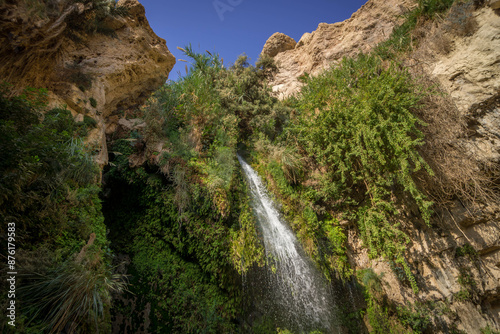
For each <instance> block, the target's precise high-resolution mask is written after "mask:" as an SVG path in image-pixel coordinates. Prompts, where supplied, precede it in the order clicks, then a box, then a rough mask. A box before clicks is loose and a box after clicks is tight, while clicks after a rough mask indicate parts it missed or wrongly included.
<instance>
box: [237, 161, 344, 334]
mask: <svg viewBox="0 0 500 334" xmlns="http://www.w3.org/2000/svg"><path fill="white" fill-rule="evenodd" d="M238 160H239V162H240V164H241V167H242V168H243V172H244V174H245V176H246V178H247V181H248V186H249V188H250V193H251V198H252V209H253V212H254V214H255V217H256V219H257V223H258V225H259V229H260V232H261V233H262V239H263V242H264V246H265V251H266V256H267V259H268V261H267V265H266V269H265V271H264V273H263V275H261V276H264V278H263V279H260V280H259V282H258V284H257V285H258V289H259V290H260V291H261V293H260V294H258V295H259V298H263V299H265V300H264V301H260V304H261V305H264V306H261V308H265V309H266V311H265V312H266V313H269V314H271V315H272V317H273V318H274V319H273V321H274V323H275V324H276V325H278V326H281V328H286V329H290V330H292V331H294V333H297V332H299V333H309V332H310V331H313V330H321V331H322V332H323V333H338V332H339V330H338V327H337V325H336V323H337V321H336V317H335V314H336V305H335V303H334V302H333V297H332V293H331V291H330V289H329V285H328V284H327V282H326V281H325V279H324V277H323V275H322V274H321V273H320V272H319V271H318V269H317V268H316V267H315V266H314V264H313V263H312V261H311V259H310V258H309V257H308V256H307V255H306V254H305V253H304V250H303V249H302V247H301V245H300V243H299V242H298V240H297V238H296V237H295V235H294V234H293V232H292V230H291V229H290V227H289V226H288V225H287V224H286V222H284V221H283V219H282V218H281V217H280V214H279V212H278V210H277V209H276V206H275V205H274V203H273V201H272V200H271V199H270V197H269V195H268V193H267V191H266V189H265V187H264V185H263V184H262V181H261V179H260V177H259V176H258V175H257V173H256V172H255V171H254V170H253V169H252V167H250V165H248V164H247V163H246V162H245V161H244V160H243V159H242V158H241V157H240V156H239V155H238Z"/></svg>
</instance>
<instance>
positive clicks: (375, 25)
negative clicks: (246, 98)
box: [263, 0, 415, 98]
mask: <svg viewBox="0 0 500 334" xmlns="http://www.w3.org/2000/svg"><path fill="white" fill-rule="evenodd" d="M414 3H415V2H414V1H412V0H369V1H368V2H367V3H366V4H365V5H363V6H362V7H361V8H360V9H359V10H358V11H357V12H356V13H354V14H353V15H352V16H351V18H349V19H347V20H345V21H343V22H339V23H334V24H328V23H320V24H319V26H318V28H317V29H316V30H315V31H313V32H312V33H305V34H304V35H303V36H302V37H301V39H300V40H299V42H298V43H297V44H296V46H295V48H294V49H286V50H282V51H280V52H279V53H276V54H275V55H274V59H275V60H276V62H277V63H278V66H279V72H278V73H277V74H276V76H275V77H274V79H273V80H272V81H271V85H272V86H273V90H274V91H275V92H276V93H277V94H278V96H279V97H281V98H284V97H287V96H289V95H292V94H295V93H297V92H298V91H299V89H300V83H299V81H298V80H297V78H298V77H299V76H301V75H302V74H304V73H305V72H307V73H309V74H312V75H316V74H318V73H319V72H321V71H322V70H324V69H325V68H327V67H328V66H330V65H331V64H333V63H335V62H337V61H339V60H340V59H342V57H344V56H352V55H355V54H358V53H359V52H367V51H369V50H370V49H371V48H373V47H374V46H375V45H376V44H377V43H379V42H381V41H383V40H384V39H386V38H388V37H389V35H390V34H391V32H392V29H393V28H394V26H395V25H397V24H398V23H400V22H401V20H402V14H403V13H404V12H406V11H407V10H408V8H410V7H411V6H413V5H414ZM275 35H276V34H274V35H273V36H275ZM273 36H271V38H269V40H268V41H267V42H266V45H268V43H269V42H270V41H273V40H274V39H275V38H273ZM264 50H266V46H264ZM264 50H263V51H264ZM271 55H272V54H271Z"/></svg>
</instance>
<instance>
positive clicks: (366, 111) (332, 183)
mask: <svg viewBox="0 0 500 334" xmlns="http://www.w3.org/2000/svg"><path fill="white" fill-rule="evenodd" d="M305 83H306V85H305V86H304V87H303V89H302V92H301V94H300V96H299V98H298V100H297V107H298V114H297V117H296V119H295V120H294V123H293V125H292V129H293V130H292V131H293V133H294V134H295V136H296V138H297V141H298V143H299V144H300V147H301V149H302V150H303V151H305V152H306V154H307V155H308V156H309V158H310V159H312V161H314V162H315V163H316V164H317V165H318V167H317V168H320V169H322V170H324V172H323V173H322V174H321V175H320V176H319V177H317V179H316V180H317V181H316V182H317V183H319V184H320V186H318V187H317V188H316V192H317V193H316V196H317V200H321V201H327V202H330V203H332V204H333V205H334V206H336V208H337V209H338V210H339V211H344V212H346V213H347V215H346V217H349V218H350V219H355V220H356V221H357V223H358V227H359V230H360V232H361V236H362V238H363V240H364V243H365V245H366V246H367V247H368V248H369V251H370V253H369V254H370V256H372V257H375V256H380V255H382V256H384V257H386V258H387V259H389V260H392V259H394V260H395V261H396V262H397V263H399V264H401V265H402V266H403V267H404V270H405V272H406V274H407V275H408V276H409V279H410V281H411V284H412V288H413V289H414V290H415V291H416V290H418V289H417V287H416V284H415V282H414V279H413V276H412V275H411V272H410V270H409V268H408V266H407V265H406V262H405V261H404V252H405V249H406V246H405V245H406V244H407V243H408V242H409V238H408V236H407V235H406V234H405V233H404V232H403V231H402V230H401V228H400V227H399V225H400V224H399V222H398V221H397V220H396V219H394V218H395V217H397V213H398V210H397V208H396V204H395V201H394V190H395V189H400V190H401V191H404V192H406V193H408V194H409V195H410V197H411V198H412V199H413V201H414V202H415V203H416V204H417V205H418V207H419V209H420V213H421V215H422V218H423V220H424V221H425V222H426V223H427V224H429V223H430V216H431V213H432V212H431V210H430V207H431V205H432V202H430V201H428V200H426V198H425V196H424V194H423V193H422V192H421V191H420V190H419V189H418V187H417V185H416V183H415V181H414V180H413V175H414V173H415V172H417V171H419V170H421V169H424V170H426V171H427V172H429V173H432V171H431V169H430V167H429V166H428V165H427V164H426V162H425V161H424V160H423V158H422V157H421V156H420V154H419V153H418V147H419V146H420V145H422V143H423V135H422V132H421V131H420V130H419V128H418V127H419V126H422V125H424V124H423V122H422V121H420V120H419V119H418V118H417V117H416V116H415V115H414V113H413V111H414V110H415V109H417V108H418V106H419V101H420V99H421V97H422V93H421V92H420V91H419V88H418V87H417V86H415V84H413V82H412V80H411V78H410V75H409V74H408V73H407V72H406V71H404V70H402V69H400V68H399V67H397V66H396V65H394V64H389V65H384V64H383V63H382V62H381V61H380V60H379V58H377V57H376V56H372V55H360V56H359V57H358V58H356V59H344V60H343V61H342V62H341V63H340V64H339V65H338V66H335V67H332V68H331V69H330V70H328V71H326V72H324V73H323V74H320V75H319V76H317V77H315V78H305Z"/></svg>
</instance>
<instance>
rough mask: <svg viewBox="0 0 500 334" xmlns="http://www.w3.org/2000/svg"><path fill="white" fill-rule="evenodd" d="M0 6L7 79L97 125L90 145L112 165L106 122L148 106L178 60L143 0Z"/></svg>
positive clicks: (1, 67) (0, 70) (2, 73)
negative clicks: (43, 91) (119, 113)
mask: <svg viewBox="0 0 500 334" xmlns="http://www.w3.org/2000/svg"><path fill="white" fill-rule="evenodd" d="M1 7H3V8H2V9H1V10H0V59H1V61H0V77H1V78H2V80H5V81H7V82H9V83H11V84H13V85H14V87H15V88H17V89H18V90H20V89H22V88H24V87H28V86H29V87H35V88H47V89H48V91H49V100H50V105H51V106H61V105H66V106H67V107H68V109H70V110H71V112H72V113H73V115H74V116H75V119H76V120H77V121H82V120H83V119H84V116H87V117H91V118H93V119H94V120H95V121H96V122H97V127H96V128H95V129H93V130H92V131H91V132H90V134H89V136H88V142H89V143H90V144H92V145H95V147H96V148H97V149H99V150H100V152H101V153H100V154H99V159H98V160H99V163H100V164H101V165H104V164H105V163H106V162H107V151H106V140H105V124H106V122H107V118H108V116H110V115H111V114H112V113H113V112H115V111H117V110H122V111H123V110H125V109H127V108H129V107H131V106H135V105H140V104H142V103H143V102H144V101H145V100H146V99H147V98H148V95H149V93H151V92H152V91H154V90H156V89H157V88H158V87H159V86H160V85H161V84H163V83H164V82H165V81H166V79H167V78H168V74H169V72H170V71H171V69H172V67H173V66H174V64H175V58H174V56H173V55H172V54H171V53H170V52H169V50H168V48H167V45H166V42H165V40H163V39H162V38H159V37H158V36H157V35H156V34H155V33H154V32H153V30H152V29H151V27H150V26H149V23H148V21H147V19H146V16H145V9H144V7H143V6H142V5H141V4H140V3H139V2H138V1H137V0H120V1H118V3H117V4H116V5H115V4H114V3H113V2H109V3H108V2H93V1H84V2H82V3H78V2H73V1H59V2H57V3H56V2H53V1H45V2H40V5H39V6H33V5H32V4H30V3H29V2H27V1H16V2H11V1H5V2H3V4H2V5H1Z"/></svg>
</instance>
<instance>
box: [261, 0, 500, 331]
mask: <svg viewBox="0 0 500 334" xmlns="http://www.w3.org/2000/svg"><path fill="white" fill-rule="evenodd" d="M495 3H496V1H491V2H487V3H486V4H483V5H478V6H477V7H475V8H473V4H472V2H470V3H469V4H468V5H463V7H459V6H458V5H457V7H455V8H452V12H450V14H449V16H448V17H441V18H439V19H437V20H435V22H433V23H429V24H427V25H425V26H424V28H423V29H421V30H420V31H415V32H414V33H415V34H421V35H422V36H423V37H422V38H420V42H419V44H418V46H417V45H416V46H415V48H414V49H413V51H411V52H409V53H408V54H406V55H405V56H404V57H406V58H405V59H402V60H401V61H402V63H403V64H404V65H405V66H407V68H408V69H409V70H410V71H411V72H412V73H414V74H415V76H416V77H419V78H421V79H422V78H423V79H422V81H425V82H430V83H431V84H432V85H434V87H435V88H436V87H438V88H437V90H438V91H441V95H439V96H440V97H439V99H440V100H439V101H440V102H438V103H442V104H444V103H445V102H446V103H448V104H449V105H448V106H447V107H446V108H448V110H451V112H450V115H451V114H453V115H454V116H453V117H455V119H456V120H459V121H457V122H458V123H460V122H461V123H460V125H457V124H458V123H457V124H452V123H453V122H454V121H452V120H451V119H448V120H446V122H448V124H449V128H447V127H446V125H444V127H443V128H436V127H437V126H438V125H437V124H438V123H432V120H431V122H430V125H429V126H430V127H432V126H434V127H435V128H433V129H429V133H431V134H432V133H437V134H438V135H437V137H439V132H444V131H450V132H453V131H456V132H457V133H460V135H456V136H455V137H450V138H451V139H450V141H449V142H448V143H446V144H444V143H442V145H441V146H439V150H440V152H439V153H438V154H439V155H440V156H441V157H442V159H443V160H445V159H448V158H450V156H451V155H453V154H458V155H459V156H460V158H459V159H461V162H460V163H461V164H464V165H465V164H467V165H469V164H470V165H471V166H474V167H473V169H472V172H471V173H475V172H474V168H476V172H477V173H480V172H481V173H485V175H486V174H487V175H496V174H495V171H496V170H497V169H498V164H499V162H500V141H499V138H500V137H499V134H500V118H499V117H500V43H499V36H500V16H499V12H498V9H496V7H495V6H496V5H495ZM413 6H415V3H414V2H411V1H397V0H396V1H379V0H370V1H368V2H367V3H366V4H365V5H364V6H363V7H361V8H360V9H359V10H358V11H357V12H356V13H354V14H353V15H352V17H351V18H350V19H348V20H346V21H344V22H340V23H335V24H327V23H321V24H320V25H319V26H318V29H317V30H316V31H314V32H312V33H305V34H304V35H303V36H302V38H301V39H300V41H299V42H298V43H296V44H295V45H292V43H291V42H290V40H289V39H287V38H285V37H283V36H281V35H278V34H275V35H273V36H272V37H270V39H269V40H268V41H267V42H266V45H265V47H264V50H263V52H262V53H267V54H271V55H272V54H273V53H274V52H275V50H278V51H279V52H278V53H276V54H275V55H274V59H275V60H276V62H277V64H278V66H279V70H278V73H277V74H276V75H275V77H274V78H273V79H272V80H271V82H270V84H271V85H272V86H273V91H274V92H276V94H277V96H278V97H280V98H284V97H286V96H290V95H293V94H296V93H297V92H298V91H299V90H300V85H301V84H300V82H299V81H298V77H299V76H301V75H302V74H304V73H309V74H311V75H317V74H319V73H321V71H322V70H324V69H325V68H327V67H329V66H331V65H332V64H335V63H336V62H338V61H339V60H340V59H341V58H342V57H344V56H354V55H356V54H357V53H359V52H368V51H369V50H371V49H372V48H373V47H374V46H375V45H376V44H377V43H379V42H381V41H383V40H385V39H386V38H388V37H389V35H390V34H391V31H392V29H393V28H394V27H395V25H397V24H398V23H399V22H402V21H401V20H402V16H401V14H403V13H405V12H408V11H409V10H411V9H412V8H413ZM457 22H459V25H462V26H455V25H456V23H457ZM424 30H425V31H424ZM280 44H282V45H281V46H280ZM269 50H271V51H273V52H272V53H271V52H269ZM436 108H437V109H436V111H437V112H439V110H441V109H440V108H445V107H444V106H437V107H436ZM443 110H444V109H443ZM436 116H437V117H438V118H439V117H441V119H442V120H443V119H444V118H443V117H442V116H441V115H436ZM447 145H448V146H447ZM429 147H430V146H429V145H426V146H424V148H423V149H424V150H425V149H430V148H429ZM446 147H448V148H446ZM424 153H425V152H424ZM437 159H438V160H439V158H437ZM457 161H458V160H457ZM460 173H464V174H463V175H460ZM456 175H457V176H456V177H457V178H463V179H462V180H466V171H465V170H463V171H460V170H457V171H456ZM495 180H496V179H495V178H494V177H493V178H492V179H491V180H490V181H491V182H490V183H489V185H488V186H489V189H487V191H491V193H495V192H496V191H497V184H496V181H495ZM464 182H469V181H464ZM471 182H472V181H471ZM468 189H475V188H473V187H472V188H468ZM475 196H476V194H473V193H471V194H470V197H469V199H472V200H467V201H466V200H459V199H457V197H453V198H454V199H452V200H451V201H449V202H448V203H447V204H444V205H439V206H437V207H436V210H435V214H434V218H433V219H434V221H433V225H432V227H428V226H426V225H425V224H423V223H422V222H419V221H418V220H417V219H414V218H415V217H416V216H418V208H406V209H405V210H406V211H407V217H408V218H407V221H404V222H402V225H403V226H404V229H405V230H406V233H408V234H409V235H410V237H411V246H410V247H409V252H408V254H407V256H408V262H409V264H410V266H411V268H412V271H413V273H414V275H415V278H416V280H417V285H418V287H419V289H420V292H419V294H418V295H415V294H414V293H413V292H412V290H411V288H410V286H409V284H408V282H404V281H405V279H404V274H402V273H399V275H398V270H400V269H398V268H396V267H395V266H394V263H391V262H389V261H387V260H384V259H375V260H373V259H370V258H369V257H368V254H367V250H366V248H365V247H364V246H363V244H362V241H361V240H360V238H359V235H358V233H357V230H356V228H355V227H354V226H352V225H351V226H349V223H348V222H346V225H347V227H346V230H347V231H348V240H349V242H348V249H349V256H350V262H351V265H352V266H353V267H354V268H356V269H363V268H372V269H373V270H374V272H375V273H377V274H381V275H382V282H383V288H384V291H385V294H386V296H387V298H388V300H389V301H391V302H392V303H395V304H396V305H412V304H415V303H424V304H426V305H433V306H432V307H430V308H428V309H427V310H428V312H432V313H433V314H432V316H434V318H433V319H438V320H433V322H434V323H433V328H434V329H433V332H442V333H449V332H453V331H463V332H466V333H478V334H479V333H481V329H484V328H488V326H489V328H490V329H492V330H499V329H500V222H499V219H500V203H499V201H498V197H496V196H491V197H487V198H486V199H484V198H483V200H478V201H475V200H473V199H474V198H477V197H475ZM469 246H472V248H470V247H469ZM464 250H467V251H464ZM429 315H431V314H429ZM368 327H369V325H368Z"/></svg>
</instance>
